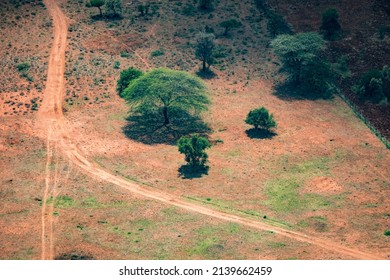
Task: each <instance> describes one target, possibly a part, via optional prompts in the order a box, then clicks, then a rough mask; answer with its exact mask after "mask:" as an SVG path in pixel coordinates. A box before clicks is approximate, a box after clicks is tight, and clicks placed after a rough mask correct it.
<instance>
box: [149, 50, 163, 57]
mask: <svg viewBox="0 0 390 280" xmlns="http://www.w3.org/2000/svg"><path fill="white" fill-rule="evenodd" d="M164 54H165V50H164V49H159V50H155V51H152V52H151V53H150V56H151V57H156V56H162V55H164Z"/></svg>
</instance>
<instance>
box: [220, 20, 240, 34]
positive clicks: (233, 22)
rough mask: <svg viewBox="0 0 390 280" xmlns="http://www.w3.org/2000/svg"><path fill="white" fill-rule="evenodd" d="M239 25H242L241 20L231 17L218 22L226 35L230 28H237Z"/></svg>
mask: <svg viewBox="0 0 390 280" xmlns="http://www.w3.org/2000/svg"><path fill="white" fill-rule="evenodd" d="M241 25H242V24H241V22H239V21H238V20H236V19H235V18H231V19H228V20H225V21H223V22H221V23H220V26H221V27H223V28H225V30H224V32H223V35H224V36H227V35H228V33H229V31H230V30H231V29H233V28H238V27H240V26H241Z"/></svg>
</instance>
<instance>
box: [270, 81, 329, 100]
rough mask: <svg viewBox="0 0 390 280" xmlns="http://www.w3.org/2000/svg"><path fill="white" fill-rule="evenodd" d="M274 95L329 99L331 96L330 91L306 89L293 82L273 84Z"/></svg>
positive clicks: (293, 97)
mask: <svg viewBox="0 0 390 280" xmlns="http://www.w3.org/2000/svg"><path fill="white" fill-rule="evenodd" d="M274 95H275V96H277V97H278V98H280V99H282V100H287V101H293V100H319V99H323V100H329V99H332V98H333V95H332V94H330V93H321V92H318V91H313V90H310V89H306V88H304V87H298V86H297V85H295V84H294V83H291V82H284V83H281V84H278V85H276V86H275V90H274Z"/></svg>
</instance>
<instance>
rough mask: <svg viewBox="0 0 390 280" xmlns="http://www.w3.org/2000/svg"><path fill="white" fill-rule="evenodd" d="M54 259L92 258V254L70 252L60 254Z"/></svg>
mask: <svg viewBox="0 0 390 280" xmlns="http://www.w3.org/2000/svg"><path fill="white" fill-rule="evenodd" d="M55 260H72V261H75V260H93V257H92V256H89V255H84V254H79V253H70V254H62V255H59V256H57V257H55Z"/></svg>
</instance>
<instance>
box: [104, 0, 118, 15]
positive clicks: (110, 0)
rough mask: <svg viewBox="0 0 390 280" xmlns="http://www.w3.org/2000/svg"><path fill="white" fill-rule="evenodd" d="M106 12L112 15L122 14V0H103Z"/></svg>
mask: <svg viewBox="0 0 390 280" xmlns="http://www.w3.org/2000/svg"><path fill="white" fill-rule="evenodd" d="M105 1H106V4H105V7H106V10H107V13H108V14H109V15H111V16H113V17H120V16H121V15H122V0H105Z"/></svg>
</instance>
